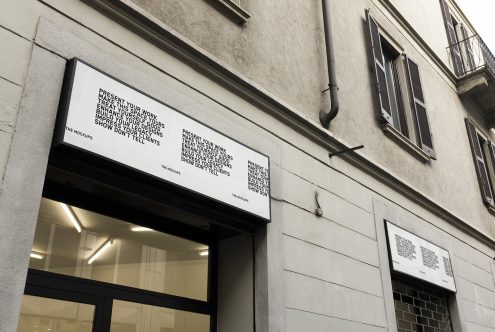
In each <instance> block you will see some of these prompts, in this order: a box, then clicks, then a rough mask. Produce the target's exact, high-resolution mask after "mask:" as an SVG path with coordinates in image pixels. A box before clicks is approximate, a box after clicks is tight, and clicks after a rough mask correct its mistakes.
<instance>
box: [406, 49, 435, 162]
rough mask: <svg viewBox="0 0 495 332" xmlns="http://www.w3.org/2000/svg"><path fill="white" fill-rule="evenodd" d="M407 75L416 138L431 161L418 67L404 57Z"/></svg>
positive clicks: (431, 140) (429, 132) (430, 139)
mask: <svg viewBox="0 0 495 332" xmlns="http://www.w3.org/2000/svg"><path fill="white" fill-rule="evenodd" d="M406 67H407V75H408V81H409V91H410V93H411V107H412V110H413V112H414V117H415V119H416V126H417V128H418V138H419V143H420V146H421V149H423V151H425V152H426V153H428V154H429V155H430V157H432V158H433V159H435V158H436V155H435V149H434V148H433V138H432V134H431V130H430V122H429V121H428V114H427V111H426V105H425V97H424V94H423V88H422V86H421V77H420V75H419V67H418V64H417V63H416V62H414V61H413V60H411V59H410V58H408V57H406Z"/></svg>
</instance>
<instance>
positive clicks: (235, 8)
mask: <svg viewBox="0 0 495 332" xmlns="http://www.w3.org/2000/svg"><path fill="white" fill-rule="evenodd" d="M216 2H217V3H218V4H220V7H222V8H223V9H224V10H225V11H226V12H227V13H228V14H230V15H231V16H232V17H233V18H234V19H235V20H236V21H237V23H239V24H244V23H246V22H247V21H248V20H249V18H250V17H251V15H250V14H249V13H248V12H246V11H245V10H244V9H242V8H241V7H240V6H239V5H238V4H236V3H235V2H233V1H232V0H216Z"/></svg>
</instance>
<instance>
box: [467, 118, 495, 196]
mask: <svg viewBox="0 0 495 332" xmlns="http://www.w3.org/2000/svg"><path fill="white" fill-rule="evenodd" d="M465 121H466V128H467V132H468V137H469V142H470V144H471V151H472V152H473V160H474V166H475V168H476V174H477V176H478V181H479V184H480V189H481V195H482V197H483V201H484V202H485V203H487V204H490V205H493V194H492V189H491V187H490V179H489V178H488V169H487V167H486V161H485V158H484V157H483V151H482V150H481V149H482V146H481V145H480V141H479V139H478V133H477V132H476V127H475V126H474V124H473V123H472V122H471V121H469V119H466V120H465Z"/></svg>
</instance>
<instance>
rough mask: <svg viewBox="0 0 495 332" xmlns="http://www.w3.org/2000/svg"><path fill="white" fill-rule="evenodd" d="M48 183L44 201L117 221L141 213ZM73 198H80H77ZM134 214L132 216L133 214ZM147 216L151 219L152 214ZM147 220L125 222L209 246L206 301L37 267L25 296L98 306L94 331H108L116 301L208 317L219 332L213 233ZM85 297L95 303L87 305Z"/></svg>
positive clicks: (29, 274) (27, 286)
mask: <svg viewBox="0 0 495 332" xmlns="http://www.w3.org/2000/svg"><path fill="white" fill-rule="evenodd" d="M47 180H48V181H47V182H45V187H44V189H43V197H45V198H49V199H52V200H56V201H60V202H65V203H67V204H70V205H73V206H76V207H78V206H79V207H81V208H84V209H86V210H89V211H92V212H95V213H100V214H103V215H107V216H110V217H114V218H118V219H123V218H122V216H121V214H122V211H124V212H130V211H136V212H137V213H139V211H138V210H137V209H136V208H135V207H129V206H125V204H124V203H114V204H111V206H110V207H109V208H107V209H102V208H101V206H99V205H98V203H97V201H98V199H97V198H94V199H93V197H92V195H91V194H88V195H81V194H80V193H77V194H75V193H74V191H73V190H72V189H71V188H68V187H66V186H62V187H59V186H57V185H54V184H53V183H51V181H50V178H47ZM74 194H75V195H74ZM74 196H77V198H75V197H74ZM133 214H134V213H131V215H133ZM147 216H148V217H149V215H147ZM148 217H147V218H143V219H146V222H147V223H148V222H151V223H152V224H144V223H143V222H139V220H136V219H133V218H129V219H124V220H125V221H129V222H132V223H133V224H136V225H139V226H144V227H149V226H153V228H154V229H155V230H156V231H159V232H163V233H166V234H170V235H174V236H178V237H181V238H184V239H187V240H191V241H196V242H199V243H204V244H206V245H208V253H209V254H208V273H207V298H206V300H198V299H194V298H188V297H183V296H177V295H172V294H168V293H161V292H156V291H151V290H146V289H142V288H136V287H130V286H125V285H120V284H113V283H108V282H103V281H98V280H93V279H86V278H82V277H76V276H71V275H64V274H60V273H56V272H47V271H43V270H39V269H34V268H28V273H27V279H26V286H25V291H24V294H25V295H33V296H41V297H47V298H54V299H60V300H69V301H76V302H81V303H89V304H95V305H96V309H95V316H94V321H95V322H96V323H97V324H96V325H95V327H94V331H109V329H110V324H111V319H112V305H113V300H122V301H127V302H133V303H139V304H146V305H151V306H157V307H164V308H169V309H174V310H181V311H187V312H192V313H198V314H204V315H208V316H209V317H210V332H212V331H216V329H217V314H218V304H217V301H218V242H217V241H216V239H215V237H214V236H213V235H212V234H211V232H194V231H193V230H192V229H190V228H189V227H187V228H184V227H180V224H176V223H173V221H172V220H171V222H170V223H168V222H167V223H162V222H160V221H162V220H163V217H160V216H156V220H155V221H156V222H155V223H153V221H154V220H150V219H149V218H148ZM189 232H191V233H189ZM86 297H89V298H91V299H93V300H91V302H88V300H86ZM95 299H96V300H95Z"/></svg>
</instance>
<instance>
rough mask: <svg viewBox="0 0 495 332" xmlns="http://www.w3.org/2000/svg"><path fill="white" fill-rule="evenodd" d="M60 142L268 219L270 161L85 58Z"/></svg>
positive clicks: (75, 73) (74, 79) (72, 71)
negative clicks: (110, 74) (86, 60)
mask: <svg viewBox="0 0 495 332" xmlns="http://www.w3.org/2000/svg"><path fill="white" fill-rule="evenodd" d="M67 75H70V76H71V77H69V80H70V83H71V84H70V85H69V86H70V91H65V93H67V94H69V100H68V103H67V105H68V106H67V107H66V109H62V110H61V112H65V113H63V114H62V115H63V116H61V118H63V119H65V120H63V121H62V122H63V123H61V124H60V126H61V127H63V128H62V135H61V138H60V139H59V142H56V143H61V144H65V145H69V146H72V147H75V148H77V149H81V150H85V151H88V152H91V153H93V154H97V155H99V156H102V157H105V158H107V159H110V160H112V161H116V162H118V163H120V164H123V165H125V166H128V167H131V168H133V169H136V170H138V171H140V172H143V173H146V174H149V175H153V176H155V177H157V178H159V179H163V180H165V181H167V182H169V183H172V184H174V185H177V186H180V187H182V188H185V189H187V190H190V191H194V192H196V193H199V194H202V195H204V196H207V197H210V198H212V199H215V200H217V201H220V202H222V203H225V204H228V205H229V206H233V207H235V208H237V209H240V210H243V211H246V212H248V213H250V214H253V215H255V216H258V217H261V218H263V219H265V220H270V174H269V173H270V172H269V158H268V157H267V156H265V155H263V154H261V153H259V152H256V151H254V150H253V149H251V148H248V147H246V146H245V145H243V144H240V143H238V142H236V141H234V140H233V139H231V138H229V137H227V136H225V135H223V134H221V133H219V132H217V131H216V130H214V129H211V128H209V127H207V126H206V125H204V124H202V123H200V122H198V121H196V120H193V119H191V118H190V117H188V116H186V115H184V114H182V113H181V112H179V111H177V110H174V109H172V108H171V107H169V106H167V105H165V104H163V103H161V102H159V101H157V100H155V99H153V98H152V97H149V96H147V95H145V94H143V93H141V92H139V91H137V90H136V89H133V88H131V87H129V86H127V85H126V84H124V83H122V82H120V81H118V80H116V79H114V78H112V77H110V76H108V75H106V74H104V73H102V72H100V71H99V70H97V69H95V68H93V67H91V66H90V65H87V64H85V63H83V62H81V61H80V60H77V59H74V60H72V61H71V64H70V68H69V70H68V74H67Z"/></svg>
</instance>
